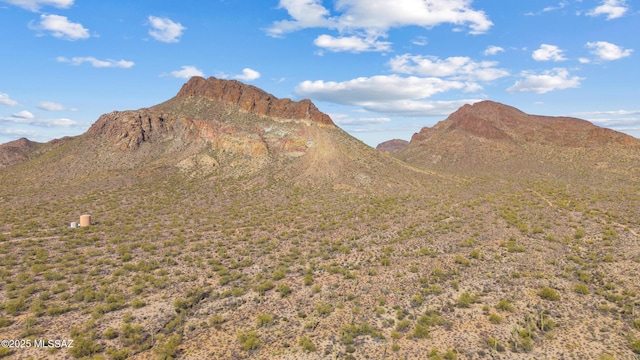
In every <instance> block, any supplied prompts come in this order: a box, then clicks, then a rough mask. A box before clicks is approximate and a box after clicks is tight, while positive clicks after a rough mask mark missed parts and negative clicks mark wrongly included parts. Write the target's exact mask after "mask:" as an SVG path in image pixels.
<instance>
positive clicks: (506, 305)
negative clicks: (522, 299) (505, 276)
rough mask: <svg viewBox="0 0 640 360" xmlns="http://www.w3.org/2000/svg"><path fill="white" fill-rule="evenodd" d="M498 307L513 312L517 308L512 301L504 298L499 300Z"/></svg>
mask: <svg viewBox="0 0 640 360" xmlns="http://www.w3.org/2000/svg"><path fill="white" fill-rule="evenodd" d="M496 309H498V310H502V311H508V312H513V311H514V310H515V308H514V306H513V304H511V301H509V300H507V299H502V300H500V301H498V304H497V305H496Z"/></svg>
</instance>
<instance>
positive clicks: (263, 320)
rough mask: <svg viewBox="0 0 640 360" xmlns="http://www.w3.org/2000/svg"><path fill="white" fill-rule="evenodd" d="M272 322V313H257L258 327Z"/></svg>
mask: <svg viewBox="0 0 640 360" xmlns="http://www.w3.org/2000/svg"><path fill="white" fill-rule="evenodd" d="M272 322H273V315H271V314H259V315H258V316H257V317H256V323H257V325H258V327H263V326H268V325H270V324H271V323H272Z"/></svg>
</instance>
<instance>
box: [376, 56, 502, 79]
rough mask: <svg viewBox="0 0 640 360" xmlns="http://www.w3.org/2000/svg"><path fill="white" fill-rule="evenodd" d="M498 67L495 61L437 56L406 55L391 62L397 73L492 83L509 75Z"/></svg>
mask: <svg viewBox="0 0 640 360" xmlns="http://www.w3.org/2000/svg"><path fill="white" fill-rule="evenodd" d="M497 65H498V63H497V62H494V61H481V62H476V61H473V60H472V59H471V58H469V57H465V56H454V57H449V58H446V59H439V58H438V57H436V56H422V55H409V54H404V55H398V56H396V57H394V58H393V59H391V60H390V61H389V66H390V67H391V71H393V72H397V73H402V74H412V75H422V76H438V77H451V78H452V79H454V80H471V81H492V80H496V79H499V78H501V77H505V76H508V75H509V72H508V71H506V70H503V69H498V68H496V67H495V66H497Z"/></svg>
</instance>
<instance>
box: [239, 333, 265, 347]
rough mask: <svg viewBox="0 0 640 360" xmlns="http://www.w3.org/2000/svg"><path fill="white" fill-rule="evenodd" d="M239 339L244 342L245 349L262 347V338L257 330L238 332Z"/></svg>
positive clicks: (241, 342)
mask: <svg viewBox="0 0 640 360" xmlns="http://www.w3.org/2000/svg"><path fill="white" fill-rule="evenodd" d="M238 341H239V342H240V344H242V349H244V350H245V351H250V350H256V349H259V348H260V339H259V338H258V333H256V332H255V331H248V332H240V333H238Z"/></svg>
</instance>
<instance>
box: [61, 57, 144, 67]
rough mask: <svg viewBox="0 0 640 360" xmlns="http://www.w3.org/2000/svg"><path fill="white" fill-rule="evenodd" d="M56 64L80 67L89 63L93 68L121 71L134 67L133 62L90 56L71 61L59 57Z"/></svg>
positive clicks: (74, 58)
mask: <svg viewBox="0 0 640 360" xmlns="http://www.w3.org/2000/svg"><path fill="white" fill-rule="evenodd" d="M56 60H57V61H58V62H64V63H70V64H71V65H76V66H78V65H81V64H83V63H89V64H91V66H93V67H95V68H123V69H128V68H130V67H132V66H133V65H135V63H134V62H133V61H127V60H111V59H106V60H99V59H96V58H94V57H92V56H86V57H73V58H71V59H68V58H66V57H64V56H59V57H58V58H57V59H56Z"/></svg>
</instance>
